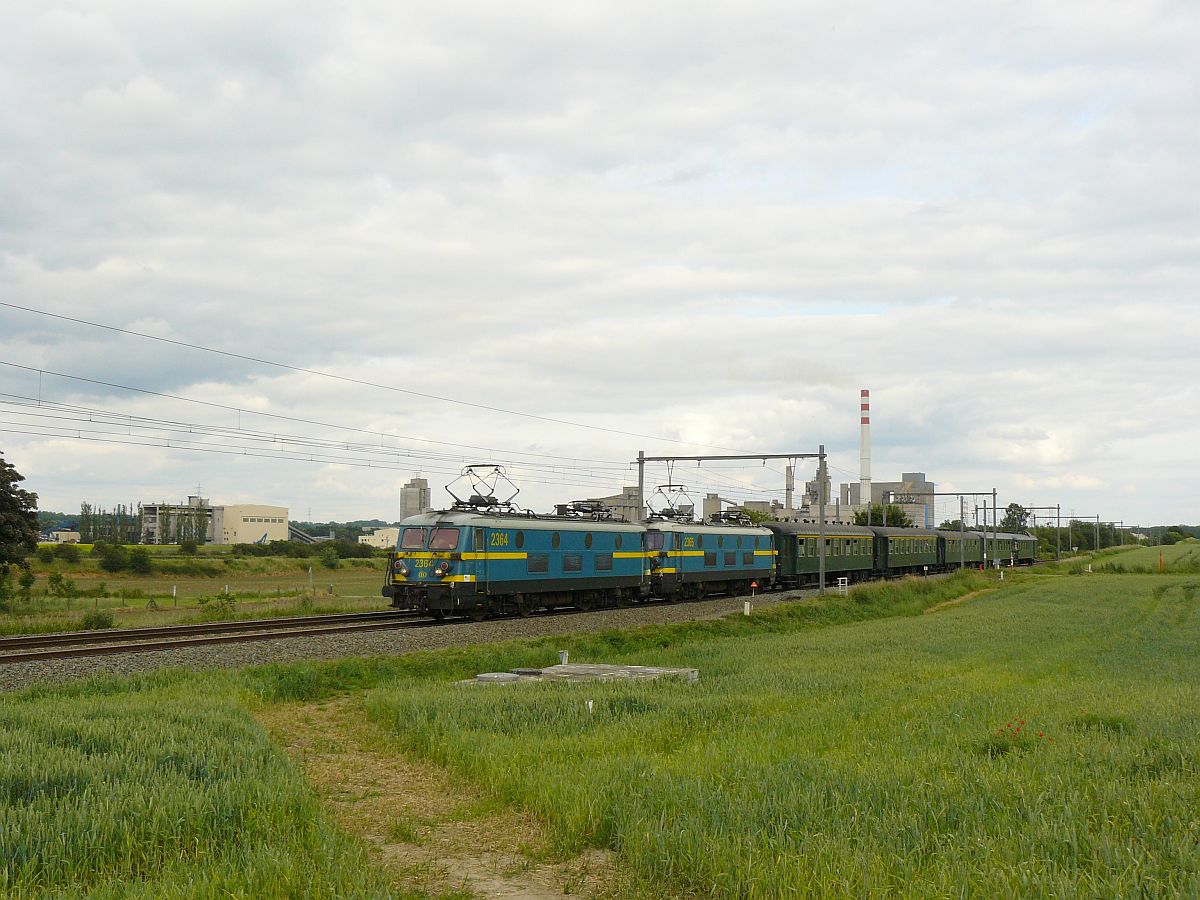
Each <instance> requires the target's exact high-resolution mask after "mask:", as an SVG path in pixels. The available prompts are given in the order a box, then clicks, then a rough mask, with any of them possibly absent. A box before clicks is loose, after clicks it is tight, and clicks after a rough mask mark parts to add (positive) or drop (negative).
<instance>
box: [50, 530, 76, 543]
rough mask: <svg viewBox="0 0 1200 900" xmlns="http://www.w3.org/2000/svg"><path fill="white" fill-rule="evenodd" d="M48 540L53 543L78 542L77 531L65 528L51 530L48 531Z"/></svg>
mask: <svg viewBox="0 0 1200 900" xmlns="http://www.w3.org/2000/svg"><path fill="white" fill-rule="evenodd" d="M50 540H51V541H52V542H53V543H55V544H78V543H79V532H78V531H66V530H59V531H52V532H50Z"/></svg>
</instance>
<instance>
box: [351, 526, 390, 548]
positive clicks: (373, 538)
mask: <svg viewBox="0 0 1200 900" xmlns="http://www.w3.org/2000/svg"><path fill="white" fill-rule="evenodd" d="M399 537H400V529H399V528H375V529H373V530H372V531H371V533H370V534H363V535H359V538H358V542H359V543H360V544H366V545H367V546H368V547H381V548H382V549H384V550H387V549H389V548H391V547H395V546H396V541H397V540H398V539H399Z"/></svg>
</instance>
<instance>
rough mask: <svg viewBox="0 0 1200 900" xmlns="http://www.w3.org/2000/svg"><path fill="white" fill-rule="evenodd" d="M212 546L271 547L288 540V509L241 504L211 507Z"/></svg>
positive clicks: (284, 507)
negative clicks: (259, 545) (247, 545)
mask: <svg viewBox="0 0 1200 900" xmlns="http://www.w3.org/2000/svg"><path fill="white" fill-rule="evenodd" d="M210 534H211V543H214V544H269V543H270V542H271V541H286V540H287V539H288V511H287V507H286V506H263V505H261V504H257V503H242V504H238V505H236V506H214V507H213V508H212V531H211V532H210Z"/></svg>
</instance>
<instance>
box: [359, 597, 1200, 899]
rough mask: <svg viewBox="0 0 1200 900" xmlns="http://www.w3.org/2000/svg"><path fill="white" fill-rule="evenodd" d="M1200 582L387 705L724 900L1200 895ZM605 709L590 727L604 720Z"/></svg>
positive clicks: (518, 792)
mask: <svg viewBox="0 0 1200 900" xmlns="http://www.w3.org/2000/svg"><path fill="white" fill-rule="evenodd" d="M1198 592H1200V582H1197V581H1188V580H1183V579H1163V578H1149V577H1140V576H1126V577H1114V576H1092V577H1083V578H1059V579H1053V578H1042V579H1037V580H1036V581H1035V582H1030V583H1026V584H1024V585H1018V586H1016V587H1014V588H1010V589H1009V590H1006V591H1003V592H999V593H995V594H985V595H983V596H980V597H978V598H976V599H975V600H973V601H971V602H969V603H967V604H965V605H963V606H960V607H956V608H953V609H947V610H945V611H943V612H939V613H936V614H934V615H931V616H922V617H914V618H902V619H888V620H882V621H873V622H867V623H862V624H856V625H848V626H844V627H838V628H827V629H820V630H815V631H813V630H807V631H800V632H797V633H793V634H783V635H775V636H767V637H762V638H760V639H757V640H755V641H753V642H752V643H751V642H747V641H736V640H722V639H716V640H707V641H698V642H689V643H685V644H682V645H678V646H669V647H664V648H662V649H660V650H657V651H655V652H653V653H647V652H645V651H639V652H636V653H633V654H631V655H630V657H629V658H630V659H631V660H633V661H641V662H655V663H660V664H668V665H670V664H676V665H688V666H697V667H699V668H700V670H701V672H702V681H701V684H700V685H699V686H697V687H687V686H683V685H667V684H663V685H648V686H646V685H644V686H637V687H629V686H618V685H606V686H579V687H570V688H564V687H563V686H561V685H559V686H522V687H521V688H519V689H515V690H514V689H505V690H503V691H498V690H487V691H467V690H464V689H462V688H456V687H453V686H448V685H431V684H397V685H392V686H385V687H381V688H379V689H377V690H376V691H375V692H374V693H373V694H372V695H371V696H370V697H369V700H368V701H367V702H368V707H369V710H370V713H371V715H372V716H373V717H374V718H375V720H376V721H378V722H380V723H383V724H384V725H386V726H387V727H388V728H390V729H391V730H392V731H393V732H394V734H395V735H396V736H397V738H398V739H399V740H400V742H401V743H402V744H403V745H404V746H405V747H406V748H407V749H408V750H409V751H410V752H413V753H416V754H419V755H421V756H423V757H426V758H428V759H432V760H435V761H437V762H438V763H440V764H442V765H445V766H448V767H450V768H451V769H453V770H454V771H456V772H459V773H461V774H462V775H463V776H464V777H465V778H468V779H470V780H471V781H473V782H476V783H479V784H485V785H491V786H492V789H493V790H494V791H495V792H496V793H497V794H498V795H499V796H500V797H502V798H503V799H505V800H506V801H508V802H511V803H515V804H520V805H524V806H528V807H531V808H533V809H535V810H536V811H537V812H538V813H539V814H540V815H542V816H543V817H544V818H545V819H546V820H547V821H548V822H549V823H550V825H551V827H552V828H553V831H554V835H555V837H556V839H557V840H558V841H559V842H560V844H561V845H562V846H564V847H575V846H583V845H587V844H599V845H602V846H611V847H614V848H616V849H618V850H619V852H620V853H621V854H622V855H623V856H624V857H625V859H626V860H627V861H628V862H630V863H631V864H632V865H633V866H634V867H635V869H636V870H637V871H638V872H640V873H641V875H642V876H643V877H644V878H646V879H648V880H652V881H657V882H661V883H664V884H667V885H670V886H672V887H674V888H676V889H678V890H680V891H682V892H690V891H694V892H696V893H698V894H700V895H705V896H722V897H778V896H791V895H795V894H817V895H830V894H836V895H849V894H854V895H861V894H875V893H891V892H895V893H907V894H915V895H919V896H933V895H944V894H960V893H964V892H965V893H972V894H978V895H985V896H1003V895H1013V894H1021V895H1035V894H1036V895H1048V894H1070V895H1079V894H1083V895H1089V896H1117V895H1135V894H1141V895H1146V894H1150V895H1159V896H1162V895H1179V894H1194V893H1195V892H1197V891H1198V890H1200V779H1198V778H1197V775H1198V774H1200V773H1198V771H1197V768H1198V765H1200V657H1198V655H1197V654H1196V647H1197V645H1198V641H1200V616H1198V615H1197V602H1198V596H1197V594H1198ZM589 700H590V701H592V709H591V710H590V711H589V709H588V706H587V701H589Z"/></svg>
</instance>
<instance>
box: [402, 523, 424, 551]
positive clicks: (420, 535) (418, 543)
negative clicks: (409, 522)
mask: <svg viewBox="0 0 1200 900" xmlns="http://www.w3.org/2000/svg"><path fill="white" fill-rule="evenodd" d="M424 546H425V529H424V528H405V529H404V534H403V535H402V536H401V538H400V549H401V550H420V549H421V548H422V547H424Z"/></svg>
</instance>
